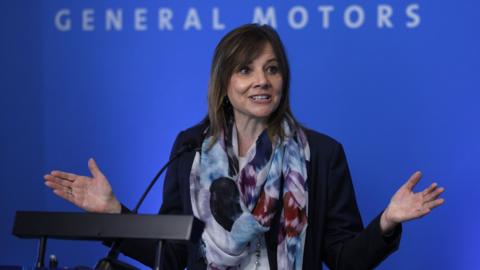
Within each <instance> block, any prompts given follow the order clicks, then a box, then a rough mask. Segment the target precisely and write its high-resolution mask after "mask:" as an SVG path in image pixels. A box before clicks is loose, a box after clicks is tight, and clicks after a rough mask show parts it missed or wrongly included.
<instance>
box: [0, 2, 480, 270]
mask: <svg viewBox="0 0 480 270" xmlns="http://www.w3.org/2000/svg"><path fill="white" fill-rule="evenodd" d="M479 9H480V4H479V3H478V2H474V1H468V0H461V1H451V0H450V1H446V0H438V1H398V0H383V1H364V0H360V1H352V0H341V1H340V0H337V1H331V0H323V1H316V0H315V1H295V3H294V2H292V1H212V0H208V1H193V0H191V1H159V0H142V1H127V0H106V1H94V0H83V1H78V0H77V1H68V0H51V1H37V0H30V1H28V0H15V1H13V0H10V1H9V0H7V1H1V2H0V13H1V14H0V29H1V31H0V34H1V39H0V57H1V58H0V88H1V93H2V97H1V98H0V110H1V114H0V120H1V121H0V123H1V128H2V132H1V138H0V161H1V162H0V180H1V186H0V187H1V189H0V207H1V208H0V211H1V212H0V213H1V219H0V264H23V265H29V264H32V262H33V258H34V254H35V251H36V243H35V242H33V241H29V240H20V239H17V238H15V237H13V236H12V235H11V229H12V224H13V216H14V213H15V211H17V210H49V211H64V210H66V211H79V210H78V209H76V208H75V207H73V206H71V205H69V204H68V203H67V202H64V201H62V200H60V199H58V198H56V197H55V196H54V195H53V194H51V192H50V191H49V190H48V189H47V188H46V187H44V186H43V180H42V176H43V175H44V174H45V173H47V172H49V171H50V170H52V169H62V170H68V171H72V172H76V173H79V174H88V169H87V159H88V158H89V157H94V158H96V160H97V162H98V163H99V165H100V167H101V169H102V170H103V171H104V173H105V174H106V175H107V176H108V178H109V179H110V181H111V183H112V185H113V188H114V191H115V194H116V196H117V197H118V198H119V199H120V200H121V201H122V202H123V203H125V204H126V205H127V206H130V207H132V206H133V205H134V204H135V202H136V200H137V198H138V197H139V196H140V195H141V192H142V191H143V190H144V188H145V187H146V185H147V183H148V181H149V180H150V178H151V177H152V176H153V175H154V174H155V172H156V170H157V169H158V167H159V166H160V165H161V164H162V163H164V162H165V161H166V160H167V157H168V153H169V150H170V147H171V144H172V142H173V140H174V138H175V136H176V134H177V133H178V132H179V131H181V130H183V129H185V128H188V127H189V126H191V125H193V124H195V123H197V122H198V121H199V120H200V119H201V118H202V117H203V116H204V115H205V113H206V89H207V81H208V73H209V67H210V60H211V57H212V53H213V50H214V47H215V45H216V43H217V42H218V41H219V40H220V38H221V37H222V36H223V35H224V34H226V33H227V31H229V30H230V29H232V28H234V27H236V26H239V25H241V24H243V23H248V22H261V23H268V24H271V25H274V26H275V27H276V28H277V29H278V31H279V33H280V35H281V37H282V38H283V41H284V43H285V46H286V48H287V51H288V55H289V59H290V62H291V68H292V87H291V89H292V91H291V92H292V107H293V111H294V113H295V115H296V116H297V118H298V119H300V121H301V122H303V123H304V124H305V125H307V126H309V127H311V128H313V129H316V130H318V131H320V132H323V133H326V134H329V135H330V136H332V137H334V138H336V139H338V140H339V141H341V142H342V143H343V144H344V146H345V149H346V153H347V157H348V160H349V164H350V169H351V172H352V176H353V180H354V185H355V188H356V193H357V199H358V203H359V207H360V210H361V213H362V216H363V218H364V222H365V223H368V222H369V221H370V220H371V219H372V218H373V217H374V216H376V215H377V214H378V213H379V212H380V211H381V210H382V209H383V208H384V207H385V206H386V205H387V203H388V201H389V199H390V197H391V195H392V194H393V193H394V191H395V190H396V189H397V188H398V187H399V186H400V185H401V184H403V182H404V181H405V180H406V179H407V178H408V176H409V175H410V174H411V173H412V172H414V171H415V170H421V171H423V173H424V176H425V177H424V178H425V179H424V181H423V182H421V183H420V184H419V189H420V188H424V187H425V186H426V185H427V183H429V182H431V181H438V182H439V183H440V184H441V185H443V186H445V187H446V193H445V196H444V197H445V199H446V204H445V205H444V206H442V207H441V208H440V209H437V210H436V211H434V212H433V213H432V214H431V215H429V216H428V217H426V218H424V219H422V220H419V221H414V222H410V223H407V224H405V227H404V234H403V237H402V242H401V246H400V250H399V251H398V252H397V253H395V254H394V255H392V256H391V257H389V258H388V259H387V260H386V261H385V262H384V263H383V264H382V265H381V266H380V267H379V268H378V269H479V268H480V259H479V257H478V251H479V248H478V243H479V242H480V235H479V230H478V228H479V225H480V218H479V217H478V214H479V213H478V210H477V207H476V206H477V205H478V203H477V199H476V197H477V196H476V195H477V194H478V192H479V188H480V184H479V180H480V179H479V178H480V166H479V165H478V156H479V155H480V143H479V141H478V138H480V126H479V120H478V117H479V116H480V109H479V106H478V103H479V100H480V94H479V92H478V91H479V85H480V54H479V51H480V35H479V31H478V26H479V24H478V14H477V13H478V12H477V11H478V10H479ZM161 189H162V185H161V183H160V184H159V185H157V186H156V187H155V190H154V191H153V194H152V195H151V196H150V197H149V198H148V199H147V201H146V204H145V206H144V207H143V209H141V211H142V212H144V213H154V212H156V211H157V210H158V208H159V205H160V203H161V200H162V198H161ZM105 252H106V248H104V247H103V246H101V245H100V244H98V243H91V242H80V243H78V242H77V243H72V242H67V241H51V242H49V246H48V254H51V253H53V254H56V255H57V257H58V258H59V261H60V264H61V265H80V264H81V265H93V264H94V263H95V261H96V260H97V259H98V258H100V257H102V256H103V255H104V254H105Z"/></svg>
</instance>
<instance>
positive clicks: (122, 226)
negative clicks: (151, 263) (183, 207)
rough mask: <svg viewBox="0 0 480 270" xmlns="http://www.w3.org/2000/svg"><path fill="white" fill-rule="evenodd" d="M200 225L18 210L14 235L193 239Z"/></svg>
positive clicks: (162, 218) (186, 220)
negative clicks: (193, 233)
mask: <svg viewBox="0 0 480 270" xmlns="http://www.w3.org/2000/svg"><path fill="white" fill-rule="evenodd" d="M198 226H200V227H201V226H203V224H202V222H201V221H199V220H198V219H196V218H194V217H193V216H186V215H144V214H142V215H139V214H97V213H65V212H26V211H18V212H17V213H16V216H15V223H14V227H13V234H14V235H16V236H18V237H20V238H41V237H47V238H55V239H75V240H113V239H118V238H122V239H153V240H160V239H162V240H193V239H195V238H196V237H198V236H196V235H192V232H198V231H202V230H201V229H200V230H199V229H196V228H197V227H198Z"/></svg>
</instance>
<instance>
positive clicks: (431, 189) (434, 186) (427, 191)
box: [422, 183, 437, 197]
mask: <svg viewBox="0 0 480 270" xmlns="http://www.w3.org/2000/svg"><path fill="white" fill-rule="evenodd" d="M436 187H437V183H432V184H431V185H430V186H429V187H427V188H426V189H424V190H423V191H422V194H423V196H424V197H425V196H428V194H429V193H430V192H432V191H433V190H435V188H436Z"/></svg>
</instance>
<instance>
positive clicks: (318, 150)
mask: <svg viewBox="0 0 480 270" xmlns="http://www.w3.org/2000/svg"><path fill="white" fill-rule="evenodd" d="M302 130H303V131H304V133H305V136H306V137H307V141H308V146H309V149H310V160H311V162H312V163H314V164H316V165H317V166H320V165H321V166H329V165H331V164H332V163H335V160H338V159H345V154H344V150H343V146H342V144H341V143H340V142H339V141H337V140H336V139H334V138H332V137H330V136H328V135H326V134H323V133H320V132H318V131H315V130H312V129H309V128H306V127H302Z"/></svg>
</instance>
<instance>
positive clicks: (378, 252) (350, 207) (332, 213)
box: [323, 143, 401, 270]
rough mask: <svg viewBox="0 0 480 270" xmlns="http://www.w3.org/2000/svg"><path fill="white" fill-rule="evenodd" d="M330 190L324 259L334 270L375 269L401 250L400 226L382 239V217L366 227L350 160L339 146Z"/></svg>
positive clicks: (333, 159) (330, 174) (331, 169)
mask: <svg viewBox="0 0 480 270" xmlns="http://www.w3.org/2000/svg"><path fill="white" fill-rule="evenodd" d="M327 189H328V191H327V197H328V198H327V208H326V209H327V214H326V223H325V236H324V237H325V238H324V243H323V245H324V247H323V250H324V252H325V254H324V255H323V257H324V258H325V263H326V264H327V265H328V267H329V268H330V269H331V270H364V269H365V270H366V269H373V268H374V267H375V266H377V265H378V264H379V263H380V262H381V261H382V260H383V259H385V258H386V257H387V256H388V255H389V254H390V253H392V252H394V251H395V250H396V249H397V248H398V245H399V243H400V235H401V225H399V226H397V228H396V229H395V230H394V233H393V234H391V235H390V236H388V237H384V236H382V234H381V232H380V216H381V214H380V215H378V216H377V217H376V218H375V219H374V220H373V221H372V222H371V223H370V224H369V225H368V226H367V227H366V228H365V229H364V228H363V224H362V220H361V216H360V213H359V210H358V207H357V203H356V199H355V193H354V189H353V184H352V180H351V176H350V172H349V169H348V165H347V160H346V157H345V153H344V150H343V147H342V145H341V144H340V143H337V144H336V146H335V147H334V150H333V154H332V155H331V160H330V162H329V172H328V179H327Z"/></svg>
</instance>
